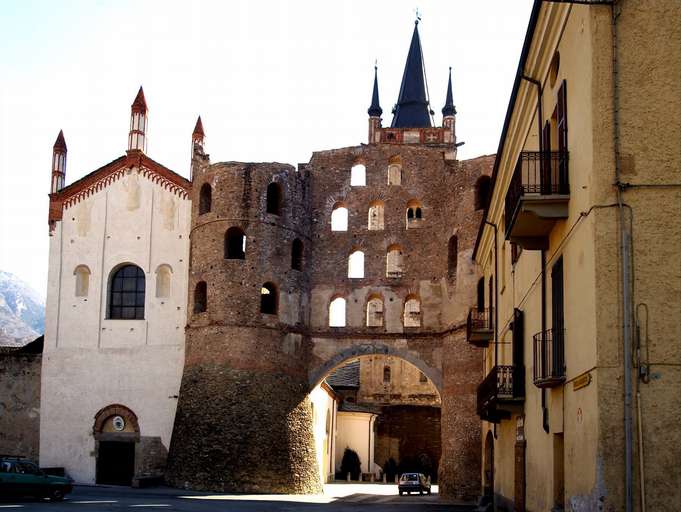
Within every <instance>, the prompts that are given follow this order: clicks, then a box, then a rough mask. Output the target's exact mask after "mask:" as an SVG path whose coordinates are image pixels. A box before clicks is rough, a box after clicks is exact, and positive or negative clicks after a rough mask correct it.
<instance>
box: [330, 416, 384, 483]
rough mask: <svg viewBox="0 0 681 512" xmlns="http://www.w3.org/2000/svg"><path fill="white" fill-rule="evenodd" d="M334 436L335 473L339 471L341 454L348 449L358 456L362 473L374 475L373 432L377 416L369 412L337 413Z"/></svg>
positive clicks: (341, 459) (375, 469)
mask: <svg viewBox="0 0 681 512" xmlns="http://www.w3.org/2000/svg"><path fill="white" fill-rule="evenodd" d="M337 416H338V429H337V435H336V471H340V468H341V463H342V461H343V452H345V449H346V448H350V449H351V450H353V451H355V452H356V453H357V455H359V461H360V463H361V471H362V473H376V472H377V469H378V468H377V467H376V465H375V463H374V447H375V445H376V443H375V431H374V424H375V422H376V418H377V417H378V415H377V414H373V413H370V412H350V411H338V415H337Z"/></svg>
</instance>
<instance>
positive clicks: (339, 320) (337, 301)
mask: <svg viewBox="0 0 681 512" xmlns="http://www.w3.org/2000/svg"><path fill="white" fill-rule="evenodd" d="M329 327H345V298H344V297H335V298H334V299H333V300H332V301H331V302H330V303H329Z"/></svg>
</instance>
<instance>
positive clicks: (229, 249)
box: [225, 226, 246, 260]
mask: <svg viewBox="0 0 681 512" xmlns="http://www.w3.org/2000/svg"><path fill="white" fill-rule="evenodd" d="M225 259H226V260H244V259H246V234H245V233H244V231H243V230H242V229H241V228H238V227H236V226H232V227H231V228H229V229H228V230H227V233H225Z"/></svg>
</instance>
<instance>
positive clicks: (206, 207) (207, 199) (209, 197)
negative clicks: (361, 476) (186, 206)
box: [199, 183, 213, 215]
mask: <svg viewBox="0 0 681 512" xmlns="http://www.w3.org/2000/svg"><path fill="white" fill-rule="evenodd" d="M212 202H213V188H212V187H211V186H210V185H209V184H208V183H204V184H203V185H202V186H201V192H199V215H203V214H204V213H208V212H210V210H211V208H212V206H213V205H212Z"/></svg>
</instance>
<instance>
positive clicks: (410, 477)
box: [401, 473, 419, 482]
mask: <svg viewBox="0 0 681 512" xmlns="http://www.w3.org/2000/svg"><path fill="white" fill-rule="evenodd" d="M418 479H419V476H418V475H417V474H416V473H405V474H404V475H402V478H401V480H402V481H403V482H417V481H418Z"/></svg>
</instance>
